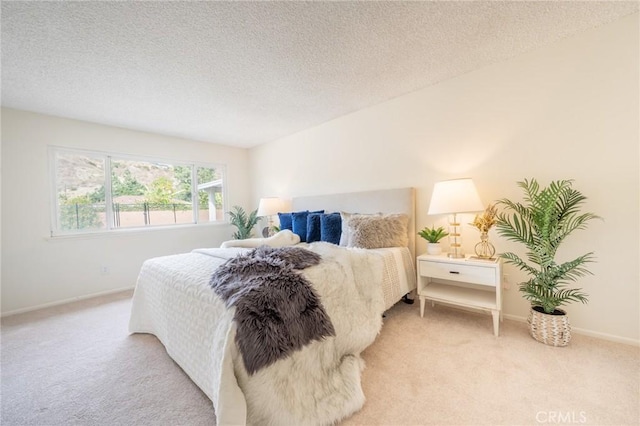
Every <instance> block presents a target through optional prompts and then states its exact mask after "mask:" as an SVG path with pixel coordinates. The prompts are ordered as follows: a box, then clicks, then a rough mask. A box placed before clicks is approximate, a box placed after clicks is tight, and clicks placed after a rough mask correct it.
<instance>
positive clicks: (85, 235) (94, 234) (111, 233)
mask: <svg viewBox="0 0 640 426" xmlns="http://www.w3.org/2000/svg"><path fill="white" fill-rule="evenodd" d="M227 225H230V224H229V222H228V221H220V222H207V223H197V224H195V223H194V224H184V225H165V226H162V225H156V226H150V227H131V228H124V229H123V228H120V229H111V230H108V231H86V232H77V233H68V234H64V233H63V234H53V235H50V236H46V237H44V239H45V240H47V241H67V240H91V239H96V238H105V237H106V238H111V237H115V238H119V237H122V236H129V235H140V234H146V233H148V232H157V231H178V230H192V229H196V228H203V227H219V226H227Z"/></svg>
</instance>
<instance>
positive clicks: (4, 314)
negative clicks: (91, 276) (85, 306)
mask: <svg viewBox="0 0 640 426" xmlns="http://www.w3.org/2000/svg"><path fill="white" fill-rule="evenodd" d="M134 288H135V286H130V287H121V288H117V289H115V290H107V291H101V292H98V293H92V294H87V295H84V296H77V297H72V298H69V299H64V300H58V301H56V302H50V303H44V304H42V305H36V306H30V307H28V308H21V309H14V310H13V311H7V312H2V314H1V315H0V317H1V318H4V317H8V316H11V315H16V314H22V313H25V312H31V311H37V310H38V309H44V308H51V307H53V306H58V305H65V304H67V303H71V302H77V301H80V300H86V299H93V298H94V297H100V296H107V295H109V294H114V293H120V292H123V291H127V290H133V289H134Z"/></svg>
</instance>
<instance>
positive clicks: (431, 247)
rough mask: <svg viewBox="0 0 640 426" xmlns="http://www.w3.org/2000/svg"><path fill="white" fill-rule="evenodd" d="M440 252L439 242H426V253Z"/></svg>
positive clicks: (434, 253)
mask: <svg viewBox="0 0 640 426" xmlns="http://www.w3.org/2000/svg"><path fill="white" fill-rule="evenodd" d="M441 253H442V246H441V245H440V243H427V254H430V255H432V256H437V255H439V254H441Z"/></svg>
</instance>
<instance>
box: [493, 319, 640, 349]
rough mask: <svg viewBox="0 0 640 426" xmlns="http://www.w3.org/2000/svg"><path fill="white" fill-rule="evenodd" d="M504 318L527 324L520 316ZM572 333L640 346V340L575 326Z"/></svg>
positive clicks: (572, 327)
mask: <svg viewBox="0 0 640 426" xmlns="http://www.w3.org/2000/svg"><path fill="white" fill-rule="evenodd" d="M503 316H504V318H506V319H509V320H513V321H518V322H527V318H526V317H521V316H519V315H507V314H504V315H503ZM571 332H572V333H575V334H581V335H583V336H589V337H595V338H597V339H602V340H608V341H610V342H616V343H624V344H625V345H632V346H640V340H636V339H630V338H628V337H622V336H616V335H615V334H609V333H600V332H599V331H593V330H587V329H585V328H579V327H574V326H571Z"/></svg>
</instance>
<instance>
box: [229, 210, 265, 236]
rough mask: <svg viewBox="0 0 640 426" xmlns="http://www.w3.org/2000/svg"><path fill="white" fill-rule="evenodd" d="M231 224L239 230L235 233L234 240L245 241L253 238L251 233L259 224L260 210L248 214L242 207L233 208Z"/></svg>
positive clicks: (230, 213)
mask: <svg viewBox="0 0 640 426" xmlns="http://www.w3.org/2000/svg"><path fill="white" fill-rule="evenodd" d="M229 217H230V218H231V219H230V222H231V224H232V225H234V226H235V227H236V228H238V230H237V231H236V232H234V233H233V235H232V236H233V238H235V239H236V240H245V239H247V238H251V237H252V236H253V234H252V233H251V231H252V230H253V227H254V226H256V223H258V219H259V217H258V209H256V210H254V211H252V212H251V213H249V214H247V212H245V211H244V209H243V208H242V207H240V206H233V210H232V211H230V212H229Z"/></svg>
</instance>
